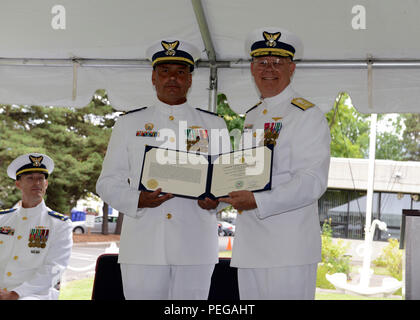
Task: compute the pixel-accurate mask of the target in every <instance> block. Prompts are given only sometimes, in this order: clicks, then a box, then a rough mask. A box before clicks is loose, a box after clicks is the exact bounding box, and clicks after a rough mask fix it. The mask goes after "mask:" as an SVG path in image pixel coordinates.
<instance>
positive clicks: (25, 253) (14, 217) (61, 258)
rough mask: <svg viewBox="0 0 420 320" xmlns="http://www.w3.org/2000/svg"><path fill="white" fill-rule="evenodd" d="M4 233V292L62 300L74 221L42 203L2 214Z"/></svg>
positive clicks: (0, 282) (0, 253) (0, 257)
mask: <svg viewBox="0 0 420 320" xmlns="http://www.w3.org/2000/svg"><path fill="white" fill-rule="evenodd" d="M0 231H1V232H0V289H4V288H6V289H7V290H9V291H15V292H16V293H17V294H19V296H20V299H24V298H31V297H32V298H38V299H58V295H59V291H58V290H57V288H56V287H57V286H58V285H59V282H60V276H61V273H62V272H63V271H64V269H65V268H66V267H67V265H68V262H69V259H70V255H71V248H72V245H73V240H72V225H71V221H70V219H68V218H67V219H66V217H65V216H63V215H61V214H59V213H56V212H54V211H53V210H51V209H49V208H48V207H47V206H46V205H45V203H44V201H42V202H41V203H40V204H39V205H38V206H36V207H34V208H22V207H20V206H19V207H17V208H14V209H10V210H6V211H2V212H0ZM30 243H31V246H29V244H30Z"/></svg>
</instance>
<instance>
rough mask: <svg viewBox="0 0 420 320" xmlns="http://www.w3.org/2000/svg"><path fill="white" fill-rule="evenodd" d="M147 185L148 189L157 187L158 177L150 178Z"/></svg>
mask: <svg viewBox="0 0 420 320" xmlns="http://www.w3.org/2000/svg"><path fill="white" fill-rule="evenodd" d="M146 185H147V188H148V189H156V188H157V186H158V185H159V184H158V182H157V181H156V179H150V180H149V181H147V184H146Z"/></svg>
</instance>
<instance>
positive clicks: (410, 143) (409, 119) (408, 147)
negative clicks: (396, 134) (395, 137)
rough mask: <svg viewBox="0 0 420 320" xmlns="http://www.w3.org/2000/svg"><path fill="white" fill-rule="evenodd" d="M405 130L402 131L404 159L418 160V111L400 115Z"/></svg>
mask: <svg viewBox="0 0 420 320" xmlns="http://www.w3.org/2000/svg"><path fill="white" fill-rule="evenodd" d="M402 118H403V119H404V125H405V127H406V128H405V130H404V132H403V139H402V141H403V145H404V150H405V151H406V152H404V154H405V155H404V160H410V161H420V148H419V146H420V113H413V114H405V115H402Z"/></svg>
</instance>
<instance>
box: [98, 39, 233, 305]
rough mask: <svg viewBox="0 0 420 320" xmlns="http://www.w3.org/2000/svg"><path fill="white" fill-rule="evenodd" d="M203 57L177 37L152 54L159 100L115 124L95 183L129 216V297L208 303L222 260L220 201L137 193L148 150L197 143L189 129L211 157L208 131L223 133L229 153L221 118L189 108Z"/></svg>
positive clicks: (123, 259) (123, 260) (125, 240)
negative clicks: (197, 66) (197, 67)
mask: <svg viewBox="0 0 420 320" xmlns="http://www.w3.org/2000/svg"><path fill="white" fill-rule="evenodd" d="M199 54H200V52H199V51H198V49H197V48H195V47H194V46H193V45H191V44H189V43H187V42H185V41H180V40H174V39H170V40H168V39H167V41H159V42H158V43H156V44H155V45H153V46H151V47H150V48H149V49H148V51H147V55H148V57H149V59H150V60H151V61H152V66H153V72H152V83H153V85H154V86H155V89H156V93H157V98H158V99H157V101H156V102H155V103H154V105H152V106H149V107H145V108H142V109H139V110H135V111H132V112H128V113H127V114H125V115H123V116H121V117H120V118H119V119H118V120H117V122H116V124H115V126H114V128H113V131H112V135H111V139H110V141H109V145H108V150H107V153H106V156H105V159H104V162H103V167H102V172H101V175H100V177H99V179H98V181H97V184H96V190H97V192H98V194H99V195H100V196H101V198H102V199H103V200H104V201H105V202H107V203H109V204H110V205H111V206H112V207H113V208H115V209H117V210H119V211H120V212H123V213H124V215H125V216H124V222H123V226H122V233H121V241H120V250H119V259H118V261H119V263H120V267H121V275H122V280H123V289H124V295H125V298H126V299H141V300H143V299H162V300H165V299H201V300H202V299H207V298H208V293H209V288H210V282H211V276H212V273H213V269H214V265H215V264H216V263H217V262H218V234H217V222H216V210H214V209H215V208H216V207H217V205H218V201H217V200H211V199H209V198H206V199H203V200H198V203H197V200H192V199H187V198H181V197H174V196H173V195H172V194H165V195H162V194H161V189H160V188H157V185H154V184H153V183H151V184H150V186H149V190H155V189H156V190H155V191H153V192H146V191H141V192H140V191H139V181H140V174H141V170H142V163H143V157H144V152H145V146H146V145H149V146H165V147H167V148H169V149H182V148H180V145H182V144H183V143H184V144H185V143H186V145H190V144H191V143H193V144H194V142H195V141H196V140H195V139H192V140H191V139H190V140H189V138H188V137H187V135H185V131H186V130H187V129H188V130H190V132H191V130H193V131H194V130H195V131H194V132H195V133H197V134H199V135H200V136H201V140H200V151H204V153H206V152H207V151H208V150H207V149H210V147H211V145H212V144H211V141H209V138H210V137H211V134H210V129H223V132H224V135H225V137H226V140H227V143H225V144H224V145H223V146H224V149H223V146H222V147H221V150H216V153H217V152H226V151H229V136H228V132H227V129H226V125H225V122H224V120H223V118H220V117H218V116H217V115H215V114H213V113H209V112H207V111H203V110H198V109H194V108H192V107H191V106H190V105H189V104H188V103H187V92H188V89H189V88H190V86H191V82H192V74H191V72H192V70H193V68H194V61H195V60H196V59H197V58H198V57H199ZM168 132H171V133H172V134H169V135H167V134H168ZM165 135H166V136H165ZM209 153H210V152H209Z"/></svg>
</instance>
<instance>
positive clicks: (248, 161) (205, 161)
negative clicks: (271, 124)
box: [139, 146, 273, 199]
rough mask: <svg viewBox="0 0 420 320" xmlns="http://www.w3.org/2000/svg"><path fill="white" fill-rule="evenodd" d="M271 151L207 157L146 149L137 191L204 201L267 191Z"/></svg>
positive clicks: (269, 183) (250, 150)
mask: <svg viewBox="0 0 420 320" xmlns="http://www.w3.org/2000/svg"><path fill="white" fill-rule="evenodd" d="M272 152H273V150H272V147H270V146H261V147H255V148H252V149H246V150H239V151H233V152H230V153H226V154H220V155H217V156H207V155H202V154H196V153H190V152H185V151H178V150H168V149H162V148H159V147H151V146H146V150H145V154H144V159H143V168H142V172H141V176H140V185H139V190H147V191H153V190H156V189H157V188H161V189H162V192H163V193H171V194H173V195H176V196H180V197H186V198H192V199H204V198H205V197H209V198H211V199H216V198H221V197H225V196H227V195H228V194H229V193H230V192H232V191H237V190H249V191H253V192H256V191H264V190H269V189H271V171H272V157H273V153H272Z"/></svg>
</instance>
